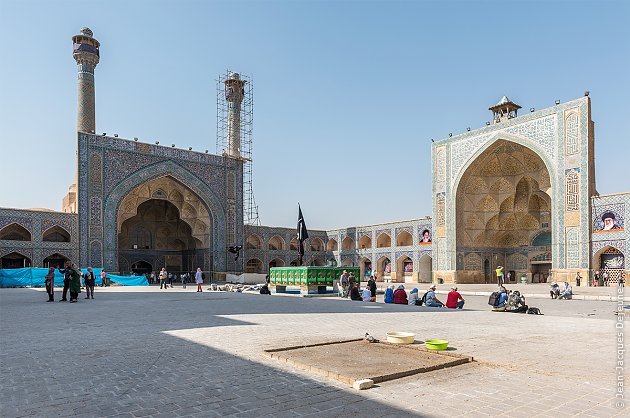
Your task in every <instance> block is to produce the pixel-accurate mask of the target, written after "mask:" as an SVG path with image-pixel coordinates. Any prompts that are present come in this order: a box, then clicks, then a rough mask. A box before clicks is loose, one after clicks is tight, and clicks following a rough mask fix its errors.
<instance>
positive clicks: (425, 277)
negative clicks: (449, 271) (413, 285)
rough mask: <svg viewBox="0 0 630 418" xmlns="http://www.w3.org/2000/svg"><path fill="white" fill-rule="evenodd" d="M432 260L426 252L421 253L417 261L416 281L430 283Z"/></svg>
mask: <svg viewBox="0 0 630 418" xmlns="http://www.w3.org/2000/svg"><path fill="white" fill-rule="evenodd" d="M432 269H433V260H432V259H431V256H430V255H428V254H424V255H422V257H420V260H419V262H418V283H431V282H432V280H433V278H432V272H433V270H432Z"/></svg>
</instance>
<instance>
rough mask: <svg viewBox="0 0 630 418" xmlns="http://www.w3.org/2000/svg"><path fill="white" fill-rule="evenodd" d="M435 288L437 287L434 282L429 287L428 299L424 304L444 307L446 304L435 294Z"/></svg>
mask: <svg viewBox="0 0 630 418" xmlns="http://www.w3.org/2000/svg"><path fill="white" fill-rule="evenodd" d="M435 289H436V287H435V285H434V284H433V285H431V287H429V291H428V292H427V294H426V300H425V303H424V304H425V305H426V306H429V307H432V308H442V307H443V306H444V304H443V303H442V302H440V300H439V299H438V298H437V296H435Z"/></svg>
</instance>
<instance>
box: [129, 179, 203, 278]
mask: <svg viewBox="0 0 630 418" xmlns="http://www.w3.org/2000/svg"><path fill="white" fill-rule="evenodd" d="M211 227H212V224H211V218H210V214H209V213H208V210H207V208H206V207H205V205H204V204H203V203H202V202H201V200H200V199H199V197H198V196H197V195H196V194H195V193H194V192H192V191H191V190H190V189H188V188H187V187H186V186H184V185H183V184H181V183H179V182H178V181H176V180H175V179H173V178H171V177H161V178H158V179H155V180H152V181H149V182H147V183H145V184H143V185H140V186H138V187H137V188H136V189H134V190H133V191H132V192H130V193H129V194H127V195H126V196H125V198H124V199H123V201H122V202H121V205H120V209H119V213H118V252H119V268H120V271H121V272H122V273H123V274H124V273H126V272H135V273H145V272H148V271H152V270H153V271H157V270H159V269H160V268H161V267H166V269H167V270H168V271H169V272H190V271H194V270H195V269H196V268H197V267H202V268H204V266H207V265H211V262H210V263H208V261H210V260H204V255H205V254H208V253H209V251H208V250H209V249H210V248H211V235H210V231H211ZM204 261H206V262H205V263H204Z"/></svg>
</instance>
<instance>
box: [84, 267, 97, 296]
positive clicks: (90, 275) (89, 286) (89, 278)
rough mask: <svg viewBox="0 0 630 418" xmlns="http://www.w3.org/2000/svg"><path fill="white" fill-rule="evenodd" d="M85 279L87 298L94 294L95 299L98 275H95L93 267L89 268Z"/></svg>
mask: <svg viewBox="0 0 630 418" xmlns="http://www.w3.org/2000/svg"><path fill="white" fill-rule="evenodd" d="M83 281H84V282H85V293H86V296H85V298H86V299H89V298H90V295H92V299H94V285H95V284H96V277H94V272H93V271H92V267H88V268H87V272H86V273H85V277H84V278H83Z"/></svg>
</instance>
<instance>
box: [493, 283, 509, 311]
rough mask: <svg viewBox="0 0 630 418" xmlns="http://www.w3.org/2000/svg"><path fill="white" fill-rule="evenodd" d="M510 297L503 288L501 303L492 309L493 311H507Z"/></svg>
mask: <svg viewBox="0 0 630 418" xmlns="http://www.w3.org/2000/svg"><path fill="white" fill-rule="evenodd" d="M508 295H509V294H508V291H507V289H506V288H505V287H504V286H501V287H500V288H499V301H498V302H497V305H496V306H495V307H494V308H492V310H493V311H497V312H503V311H505V309H506V308H507V301H508Z"/></svg>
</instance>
